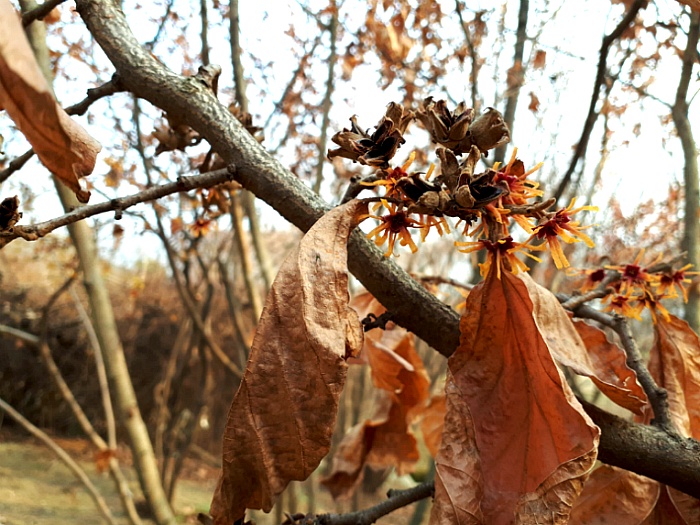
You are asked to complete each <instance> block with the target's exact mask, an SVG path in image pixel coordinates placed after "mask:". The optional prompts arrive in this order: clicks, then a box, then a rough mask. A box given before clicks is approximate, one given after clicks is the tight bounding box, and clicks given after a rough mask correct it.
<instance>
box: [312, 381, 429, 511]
mask: <svg viewBox="0 0 700 525" xmlns="http://www.w3.org/2000/svg"><path fill="white" fill-rule="evenodd" d="M378 394H379V395H378V402H377V407H376V409H375V413H374V415H373V416H372V417H371V418H370V419H368V420H366V421H364V422H363V423H361V424H359V425H356V426H354V427H353V428H351V429H350V430H349V431H348V432H347V434H345V436H344V437H343V440H342V441H341V442H340V445H339V446H338V452H337V453H336V454H335V456H334V457H333V468H332V470H331V473H330V475H329V476H328V477H326V478H325V479H323V480H322V481H321V484H322V485H323V486H324V487H326V488H327V489H328V490H329V491H330V493H331V494H332V495H333V498H336V499H337V498H345V497H347V496H349V495H351V494H352V492H353V491H354V489H355V488H356V487H357V485H358V484H359V483H360V482H361V481H362V475H363V473H364V468H365V466H369V467H374V468H376V469H383V468H387V467H395V468H396V471H397V473H398V474H399V475H403V474H406V473H408V472H411V471H412V470H413V468H414V467H415V465H416V463H417V461H418V459H419V458H420V454H419V452H418V444H417V442H416V438H415V437H414V435H413V432H411V430H410V428H409V427H408V425H407V423H406V420H407V413H406V408H405V406H404V405H403V404H402V403H401V402H400V401H399V399H398V398H397V396H395V395H393V394H389V393H384V392H382V391H379V393H378Z"/></svg>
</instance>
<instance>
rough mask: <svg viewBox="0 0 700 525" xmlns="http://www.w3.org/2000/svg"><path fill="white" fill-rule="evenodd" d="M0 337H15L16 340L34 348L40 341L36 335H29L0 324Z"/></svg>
mask: <svg viewBox="0 0 700 525" xmlns="http://www.w3.org/2000/svg"><path fill="white" fill-rule="evenodd" d="M0 335H9V336H10V337H15V338H16V339H19V340H20V341H24V342H25V343H28V344H30V345H32V346H36V345H38V344H39V342H40V339H39V338H38V337H37V336H36V335H34V334H30V333H29V332H25V331H24V330H18V329H17V328H12V327H11V326H7V325H4V324H0Z"/></svg>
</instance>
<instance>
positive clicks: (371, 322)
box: [360, 312, 393, 332]
mask: <svg viewBox="0 0 700 525" xmlns="http://www.w3.org/2000/svg"><path fill="white" fill-rule="evenodd" d="M392 316H393V315H392V313H391V312H384V313H383V314H381V315H380V316H376V315H375V314H372V313H369V314H367V317H365V318H364V319H362V321H360V322H361V323H362V329H363V330H364V331H365V332H369V331H370V330H373V329H375V328H381V329H382V330H386V325H387V323H388V322H390V321H392Z"/></svg>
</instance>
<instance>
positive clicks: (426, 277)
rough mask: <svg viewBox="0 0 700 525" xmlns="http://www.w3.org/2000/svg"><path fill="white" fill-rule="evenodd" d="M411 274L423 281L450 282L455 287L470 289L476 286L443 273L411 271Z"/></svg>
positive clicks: (433, 282) (417, 279) (434, 282)
mask: <svg viewBox="0 0 700 525" xmlns="http://www.w3.org/2000/svg"><path fill="white" fill-rule="evenodd" d="M411 276H412V277H413V278H414V279H415V280H416V281H419V282H422V283H432V284H449V285H450V286H454V287H455V288H461V289H463V290H467V291H470V290H471V289H472V288H474V285H473V284H466V283H462V282H459V281H457V280H456V279H451V278H449V277H445V276H442V275H423V274H418V273H411Z"/></svg>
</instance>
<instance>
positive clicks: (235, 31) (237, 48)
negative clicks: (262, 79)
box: [228, 0, 248, 113]
mask: <svg viewBox="0 0 700 525" xmlns="http://www.w3.org/2000/svg"><path fill="white" fill-rule="evenodd" d="M228 18H229V39H230V41H231V63H232V65H233V83H234V88H235V90H236V102H238V107H239V108H240V109H241V111H242V112H243V113H247V112H248V98H247V97H246V94H245V85H246V83H245V77H244V76H243V64H242V63H241V54H242V49H241V31H240V17H239V16H238V0H231V2H230V4H229V11H228Z"/></svg>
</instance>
